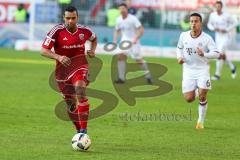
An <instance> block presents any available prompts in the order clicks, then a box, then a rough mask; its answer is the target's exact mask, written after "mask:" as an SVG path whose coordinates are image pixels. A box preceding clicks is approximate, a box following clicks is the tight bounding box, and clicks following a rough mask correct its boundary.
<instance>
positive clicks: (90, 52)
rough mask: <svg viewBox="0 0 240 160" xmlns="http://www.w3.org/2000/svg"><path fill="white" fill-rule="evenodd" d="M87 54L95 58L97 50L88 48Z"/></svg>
mask: <svg viewBox="0 0 240 160" xmlns="http://www.w3.org/2000/svg"><path fill="white" fill-rule="evenodd" d="M87 54H88V56H89V57H90V58H93V57H95V51H92V50H87Z"/></svg>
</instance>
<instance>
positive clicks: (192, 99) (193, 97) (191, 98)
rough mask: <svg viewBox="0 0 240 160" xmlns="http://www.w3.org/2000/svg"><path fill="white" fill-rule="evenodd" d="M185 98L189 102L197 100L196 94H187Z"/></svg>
mask: <svg viewBox="0 0 240 160" xmlns="http://www.w3.org/2000/svg"><path fill="white" fill-rule="evenodd" d="M185 100H186V101H187V102H188V103H191V102H193V101H194V100H195V96H185Z"/></svg>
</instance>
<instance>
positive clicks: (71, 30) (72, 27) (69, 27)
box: [65, 24, 76, 33]
mask: <svg viewBox="0 0 240 160" xmlns="http://www.w3.org/2000/svg"><path fill="white" fill-rule="evenodd" d="M65 26H66V28H67V30H68V31H70V32H72V33H73V32H75V31H76V27H75V26H76V25H70V24H65Z"/></svg>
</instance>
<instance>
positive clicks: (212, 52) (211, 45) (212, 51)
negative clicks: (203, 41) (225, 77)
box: [197, 37, 223, 59]
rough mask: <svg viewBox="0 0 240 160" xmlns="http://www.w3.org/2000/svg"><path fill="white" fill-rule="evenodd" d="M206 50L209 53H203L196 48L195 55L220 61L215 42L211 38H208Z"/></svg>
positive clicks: (200, 49) (220, 56)
mask: <svg viewBox="0 0 240 160" xmlns="http://www.w3.org/2000/svg"><path fill="white" fill-rule="evenodd" d="M207 48H208V50H209V52H204V51H203V49H202V48H200V47H197V53H198V55H199V56H201V57H206V58H208V59H221V58H223V57H222V55H221V54H220V53H219V52H218V50H217V47H216V44H215V42H214V41H213V39H212V38H211V37H209V41H208V44H207Z"/></svg>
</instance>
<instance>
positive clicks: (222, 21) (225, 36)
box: [207, 1, 237, 80]
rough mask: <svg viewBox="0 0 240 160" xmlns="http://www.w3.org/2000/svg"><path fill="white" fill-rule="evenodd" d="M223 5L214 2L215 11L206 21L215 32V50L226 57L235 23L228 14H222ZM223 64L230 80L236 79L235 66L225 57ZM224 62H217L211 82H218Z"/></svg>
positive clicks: (219, 2)
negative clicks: (229, 71)
mask: <svg viewBox="0 0 240 160" xmlns="http://www.w3.org/2000/svg"><path fill="white" fill-rule="evenodd" d="M222 9H223V3H222V2H221V1H217V2H216V11H215V12H213V13H211V14H210V17H209V21H208V24H207V26H208V28H209V29H210V30H211V31H215V41H216V45H217V49H218V51H219V52H220V53H223V54H225V55H226V51H227V49H228V47H229V45H230V43H231V33H230V32H231V30H232V29H234V28H235V27H236V26H237V21H236V20H235V19H234V18H233V17H232V16H231V15H229V14H228V13H226V12H223V11H222ZM225 62H226V63H227V65H228V66H229V68H230V69H231V72H232V78H235V77H236V66H235V65H234V64H233V63H232V62H231V61H230V60H229V59H228V57H227V56H226V59H225ZM223 63H224V60H217V62H216V72H215V75H214V76H213V77H212V80H219V79H220V76H221V71H222V67H223Z"/></svg>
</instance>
